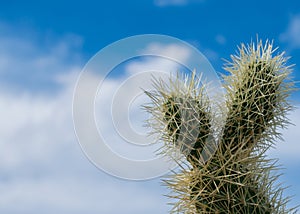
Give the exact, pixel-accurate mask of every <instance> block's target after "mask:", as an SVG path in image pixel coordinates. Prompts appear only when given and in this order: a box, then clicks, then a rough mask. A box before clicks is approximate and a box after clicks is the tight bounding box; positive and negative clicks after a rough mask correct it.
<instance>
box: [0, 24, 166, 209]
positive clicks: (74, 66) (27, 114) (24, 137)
mask: <svg viewBox="0 0 300 214" xmlns="http://www.w3.org/2000/svg"><path fill="white" fill-rule="evenodd" d="M5 30H6V31H5ZM33 34H34V33H33ZM20 35H21V36H20ZM22 35H23V34H22V32H20V31H18V30H17V29H14V28H12V27H10V26H9V25H6V26H5V28H4V27H2V31H1V34H0V46H1V51H0V52H1V57H0V58H1V59H2V61H1V62H0V68H1V71H0V81H1V86H0V117H1V120H0V147H1V150H0V171H1V175H0V191H1V196H0V213H11V214H14V213H20V212H21V213H24V214H27V213H28V214H29V213H40V212H41V210H43V213H49V214H50V213H51V214H52V213H64V214H65V213H72V214H73V213H108V214H109V213H111V214H113V213H166V212H167V209H168V207H167V206H166V199H165V198H164V197H163V196H162V194H163V193H164V191H165V189H164V188H163V187H161V186H160V183H159V182H158V180H152V181H147V182H138V183H135V182H126V181H123V180H119V179H116V178H114V177H111V176H108V175H106V174H105V173H103V172H101V171H99V170H98V169H96V168H95V167H94V166H93V165H92V164H91V163H90V162H89V161H88V160H87V158H86V157H85V156H84V154H83V152H82V151H81V149H80V146H79V144H78V143H77V140H76V138H75V134H74V130H73V123H72V97H73V89H74V87H75V83H76V78H77V76H78V74H79V72H80V70H81V66H82V65H81V62H82V61H83V59H82V58H81V54H80V53H79V52H78V50H77V51H76V48H75V47H74V45H75V46H76V44H78V42H79V41H78V38H79V37H77V36H76V35H72V36H70V35H66V36H63V37H62V38H60V39H54V40H52V39H47V40H48V41H47V42H43V41H44V38H43V36H42V37H41V38H40V35H38V36H37V37H38V42H34V41H33V40H32V39H30V38H27V37H26V36H24V37H22ZM41 40H42V42H41ZM79 40H80V39H79ZM46 43H47V44H46ZM79 43H80V42H79ZM74 59H78V60H74ZM74 62H75V63H74ZM26 78H27V79H26ZM32 79H34V81H31V80H32ZM36 82H42V83H47V84H49V85H50V86H49V87H48V89H47V90H44V86H43V84H36ZM31 83H33V84H36V85H35V86H34V87H32V85H31Z"/></svg>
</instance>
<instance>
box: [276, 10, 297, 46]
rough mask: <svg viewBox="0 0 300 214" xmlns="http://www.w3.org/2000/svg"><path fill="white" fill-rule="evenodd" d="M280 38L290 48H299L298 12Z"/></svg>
mask: <svg viewBox="0 0 300 214" xmlns="http://www.w3.org/2000/svg"><path fill="white" fill-rule="evenodd" d="M280 40H281V41H282V42H284V43H287V44H288V45H289V47H290V48H291V49H298V48H300V14H298V15H295V16H293V17H292V18H291V19H290V22H289V24H288V26H287V29H286V31H285V32H284V33H282V34H281V35H280Z"/></svg>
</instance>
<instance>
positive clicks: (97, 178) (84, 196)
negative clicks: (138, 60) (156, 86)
mask: <svg viewBox="0 0 300 214" xmlns="http://www.w3.org/2000/svg"><path fill="white" fill-rule="evenodd" d="M146 33H152V34H153V33H154V34H166V35H170V36H173V37H177V38H179V39H181V40H183V41H186V42H188V43H190V44H192V45H194V46H196V47H197V48H198V49H199V50H200V51H201V52H202V53H204V54H205V55H206V57H207V58H208V59H209V60H210V62H211V63H212V65H213V66H214V67H215V69H216V70H217V71H222V66H223V63H224V61H223V59H229V58H230V54H234V53H235V51H236V48H237V46H238V45H239V44H240V43H241V42H249V41H251V39H252V40H255V39H256V36H257V35H258V36H259V38H262V39H267V38H268V39H274V44H275V46H279V48H280V50H281V51H286V52H287V54H288V55H290V56H292V58H291V59H290V64H296V66H295V71H294V73H293V75H294V76H295V79H297V80H299V78H300V74H299V69H300V2H299V1H297V0H286V1H258V0H255V1H244V2H241V1H216V0H128V1H115V0H111V1H97V2H96V1H94V2H93V1H83V2H73V3H70V2H68V1H65V2H62V1H48V2H42V1H14V0H12V1H2V2H1V3H0V116H1V121H0V147H1V149H0V171H1V173H0V191H1V193H2V194H1V196H0V213H11V214H15V213H25V214H26V213H40V210H41V209H42V210H44V211H43V213H64V214H65V213H107V214H114V213H124V214H126V213H131V214H134V213H146V214H147V213H167V211H168V210H169V209H170V207H169V206H167V205H166V203H167V202H168V200H167V199H166V198H165V197H163V194H166V193H167V190H166V188H165V187H162V186H161V185H160V179H153V180H150V181H140V182H133V181H126V180H121V179H117V178H114V177H111V176H109V175H107V174H105V173H103V172H102V171H100V170H98V169H97V168H96V167H94V166H93V165H92V164H91V163H90V162H89V161H88V160H87V158H86V157H85V156H84V154H83V153H82V151H81V150H80V147H79V145H78V143H77V141H76V138H75V135H74V130H73V124H72V112H71V106H72V95H73V89H74V86H75V82H76V79H77V77H78V74H79V73H80V71H81V69H82V68H83V66H84V65H85V63H87V61H88V60H89V59H90V58H91V57H92V56H93V55H94V54H95V53H96V52H98V51H99V50H100V49H102V48H104V47H105V46H106V45H109V44H110V43H112V42H115V41H117V40H119V39H122V38H125V37H128V36H133V35H136V34H146ZM114 84H115V83H114ZM299 101H300V99H299V92H297V93H295V94H294V95H293V102H296V103H299ZM290 118H291V119H292V122H293V123H295V124H296V126H294V127H291V128H290V129H289V130H286V131H284V132H283V133H284V138H285V140H286V142H285V143H280V144H279V145H278V148H277V150H272V151H271V152H270V155H271V156H272V157H278V158H280V161H279V163H280V164H282V165H283V167H284V168H286V169H285V170H284V171H283V172H284V173H285V174H284V175H283V176H282V177H281V180H280V181H283V182H285V183H286V184H287V185H290V186H292V187H291V188H290V189H288V190H287V194H292V195H293V194H295V195H296V196H295V198H294V200H293V202H292V203H291V205H296V204H299V203H300V195H299V193H298V192H300V183H299V181H298V177H299V176H300V164H299V163H300V159H299V155H298V154H299V152H300V144H299V143H298V142H297V141H298V139H299V137H300V135H299V131H298V129H299V127H300V111H299V110H296V111H295V112H293V113H292V114H291V116H290ZM16 204H17V206H16Z"/></svg>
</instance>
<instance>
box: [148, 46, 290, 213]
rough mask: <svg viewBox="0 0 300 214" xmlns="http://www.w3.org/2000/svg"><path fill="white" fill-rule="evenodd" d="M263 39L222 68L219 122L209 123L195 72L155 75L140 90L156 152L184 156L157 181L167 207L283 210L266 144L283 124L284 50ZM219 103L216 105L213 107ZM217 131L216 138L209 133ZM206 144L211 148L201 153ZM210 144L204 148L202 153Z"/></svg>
mask: <svg viewBox="0 0 300 214" xmlns="http://www.w3.org/2000/svg"><path fill="white" fill-rule="evenodd" d="M275 51H276V49H273V47H272V44H271V43H270V42H266V43H265V44H263V43H262V42H261V41H259V42H258V43H257V45H255V44H254V43H251V44H250V45H248V46H245V45H242V46H241V47H240V48H239V54H238V55H237V56H232V57H231V59H232V62H228V64H227V66H226V67H225V70H226V71H228V72H229V73H230V75H229V76H224V80H225V81H224V88H225V89H226V91H227V94H226V104H225V106H226V107H225V108H226V109H225V111H223V112H226V113H224V115H223V117H224V118H226V120H225V125H223V127H217V128H216V127H212V119H213V118H214V116H215V115H214V114H213V111H212V109H211V107H210V106H211V102H212V101H211V100H209V99H208V98H207V96H206V94H205V93H204V92H205V85H200V78H197V77H196V76H195V73H193V75H192V76H190V77H189V76H186V77H185V78H181V77H180V76H177V77H176V78H173V79H172V78H171V79H170V81H169V83H166V82H164V81H162V80H155V81H154V86H155V88H156V91H154V92H146V93H147V94H148V96H149V97H150V98H151V99H152V105H148V106H146V109H147V110H148V111H149V112H150V113H151V114H152V119H150V120H149V124H150V126H151V127H152V128H153V129H154V132H156V133H159V134H160V136H161V138H160V139H161V140H163V142H164V147H163V148H162V153H164V154H165V153H166V154H168V155H170V156H171V157H173V158H175V156H176V155H175V154H176V152H178V151H179V152H180V153H181V154H183V155H184V156H185V158H186V161H185V162H183V163H179V165H180V166H181V167H180V171H179V172H176V173H173V174H172V175H170V178H168V179H166V180H165V183H166V184H167V186H168V187H169V188H170V189H171V190H172V193H171V194H170V197H171V198H175V199H177V202H176V203H175V204H174V206H173V209H172V210H171V213H178V212H180V213H220V214H221V213H224V214H225V213H272V214H273V213H291V212H293V211H294V209H288V208H287V206H286V203H287V202H288V200H289V199H288V198H283V196H282V192H283V188H282V187H281V186H276V184H275V181H276V180H277V178H278V175H277V174H276V173H275V172H276V170H277V166H276V163H275V162H276V161H274V160H270V159H268V158H267V157H266V151H267V150H268V149H269V148H270V147H271V146H273V145H274V141H275V140H276V139H278V138H280V137H281V135H280V133H278V130H277V129H278V128H284V127H286V125H287V124H289V122H288V119H287V118H286V114H287V112H289V111H290V110H291V109H292V106H291V105H290V103H289V102H288V96H289V95H290V92H291V91H292V90H293V89H294V87H293V81H291V80H290V79H289V74H290V72H291V69H290V67H289V66H287V65H286V61H287V58H286V57H284V54H283V53H282V54H277V55H275ZM220 108H224V104H223V107H222V106H220ZM216 130H219V133H220V134H219V135H218V136H219V137H216V135H215V134H214V132H216ZM207 144H211V148H214V150H213V153H211V156H210V158H209V159H207V160H206V159H205V160H204V158H203V154H204V152H205V151H206V154H207V148H206V147H205V146H207ZM209 152H212V150H209V149H208V153H209Z"/></svg>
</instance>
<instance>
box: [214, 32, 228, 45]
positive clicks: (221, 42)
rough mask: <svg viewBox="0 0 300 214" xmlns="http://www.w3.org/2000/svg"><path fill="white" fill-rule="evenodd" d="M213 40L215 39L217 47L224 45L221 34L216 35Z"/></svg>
mask: <svg viewBox="0 0 300 214" xmlns="http://www.w3.org/2000/svg"><path fill="white" fill-rule="evenodd" d="M215 39H216V42H217V43H218V44H219V45H225V44H226V38H225V37H224V36H223V35H221V34H218V35H217V36H216V38H215Z"/></svg>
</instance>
